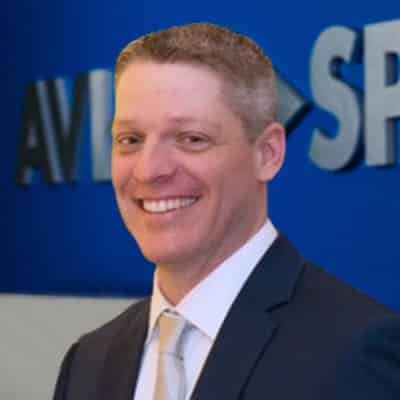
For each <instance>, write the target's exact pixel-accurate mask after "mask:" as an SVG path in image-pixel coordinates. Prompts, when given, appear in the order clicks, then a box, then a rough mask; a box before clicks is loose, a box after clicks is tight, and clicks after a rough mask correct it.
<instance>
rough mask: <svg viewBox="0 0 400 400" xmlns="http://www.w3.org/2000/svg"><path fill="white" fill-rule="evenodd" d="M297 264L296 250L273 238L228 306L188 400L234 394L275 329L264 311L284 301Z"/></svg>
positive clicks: (217, 398) (291, 287)
mask: <svg viewBox="0 0 400 400" xmlns="http://www.w3.org/2000/svg"><path fill="white" fill-rule="evenodd" d="M302 266H303V260H302V259H301V257H300V256H299V255H298V253H297V252H296V250H295V249H294V248H293V247H292V245H291V244H290V243H289V241H288V240H287V239H286V238H285V237H283V236H279V237H278V238H277V239H276V240H275V242H274V243H273V244H272V246H271V248H270V249H269V250H268V251H267V252H266V254H265V255H264V257H263V258H262V259H261V261H260V262H259V263H258V265H257V266H256V268H255V270H254V271H253V273H252V274H251V276H250V277H249V279H248V281H247V282H246V284H245V285H244V287H243V288H242V290H241V292H240V294H239V296H238V297H237V299H236V300H235V302H234V304H233V305H232V308H231V310H230V312H229V313H228V315H227V317H226V319H225V321H224V323H223V325H222V327H221V330H220V332H219V334H218V336H217V338H216V341H215V343H214V345H213V347H212V349H211V351H210V354H209V356H208V358H207V361H206V364H205V366H204V368H203V370H202V373H201V375H200V378H199V380H198V382H197V385H196V387H195V390H194V392H193V395H192V397H191V399H192V400H214V399H215V400H221V399H229V400H234V399H237V398H239V396H240V394H241V392H242V391H243V389H244V388H245V386H246V382H247V381H248V379H249V377H250V376H251V373H252V371H253V370H254V368H255V367H256V365H257V361H258V360H259V359H260V357H261V356H262V354H263V352H264V351H265V349H266V348H267V346H268V345H269V344H270V343H271V341H272V339H273V334H274V332H275V330H276V329H277V327H278V325H277V323H275V322H274V321H273V320H272V318H271V316H270V313H269V311H270V310H272V308H276V307H279V306H282V305H283V304H286V303H288V302H289V300H290V297H291V295H292V292H293V290H294V287H295V284H296V281H297V279H298V277H299V275H300V272H301V270H302Z"/></svg>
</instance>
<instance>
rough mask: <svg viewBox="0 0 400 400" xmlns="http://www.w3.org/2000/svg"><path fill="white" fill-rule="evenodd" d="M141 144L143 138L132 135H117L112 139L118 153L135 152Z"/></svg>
mask: <svg viewBox="0 0 400 400" xmlns="http://www.w3.org/2000/svg"><path fill="white" fill-rule="evenodd" d="M142 143H143V138H142V137H141V136H140V135H137V134H132V133H122V134H117V135H115V138H114V146H115V147H117V148H118V149H119V150H120V151H135V150H136V149H137V148H138V147H139V146H140V145H141V144H142Z"/></svg>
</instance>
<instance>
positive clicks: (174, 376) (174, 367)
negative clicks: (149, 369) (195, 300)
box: [154, 312, 188, 400]
mask: <svg viewBox="0 0 400 400" xmlns="http://www.w3.org/2000/svg"><path fill="white" fill-rule="evenodd" d="M158 324H159V327H160V342H159V350H158V365H157V380H156V386H155V391H154V400H184V398H185V391H186V387H185V386H186V385H185V383H186V382H185V371H184V364H183V356H182V339H183V334H184V331H185V328H186V327H187V326H188V324H187V322H186V320H185V319H184V318H183V317H182V316H180V315H178V314H174V313H171V312H163V313H162V314H161V315H160V317H159V320H158Z"/></svg>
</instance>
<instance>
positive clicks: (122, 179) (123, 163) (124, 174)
mask: <svg viewBox="0 0 400 400" xmlns="http://www.w3.org/2000/svg"><path fill="white" fill-rule="evenodd" d="M130 174H131V163H130V162H129V160H126V159H121V158H117V157H113V158H112V161H111V179H112V183H113V186H114V189H115V190H116V191H119V192H120V191H122V190H123V188H124V187H125V186H126V185H127V183H128V182H129V179H130Z"/></svg>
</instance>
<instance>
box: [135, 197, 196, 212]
mask: <svg viewBox="0 0 400 400" xmlns="http://www.w3.org/2000/svg"><path fill="white" fill-rule="evenodd" d="M196 201H197V198H195V197H182V198H177V199H168V200H142V201H141V205H142V207H143V209H144V210H145V211H147V212H151V213H164V212H167V211H172V210H177V209H179V208H184V207H189V206H191V205H192V204H193V203H194V202H196Z"/></svg>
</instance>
